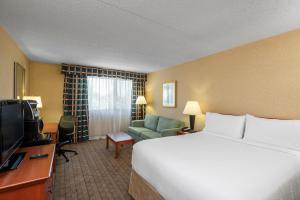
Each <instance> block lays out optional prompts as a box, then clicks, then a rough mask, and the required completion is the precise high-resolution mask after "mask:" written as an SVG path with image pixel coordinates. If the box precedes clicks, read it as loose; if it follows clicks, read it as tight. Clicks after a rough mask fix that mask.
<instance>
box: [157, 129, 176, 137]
mask: <svg viewBox="0 0 300 200" xmlns="http://www.w3.org/2000/svg"><path fill="white" fill-rule="evenodd" d="M180 130H181V128H170V129H164V130H161V131H160V133H161V136H162V137H166V136H172V135H177V131H180Z"/></svg>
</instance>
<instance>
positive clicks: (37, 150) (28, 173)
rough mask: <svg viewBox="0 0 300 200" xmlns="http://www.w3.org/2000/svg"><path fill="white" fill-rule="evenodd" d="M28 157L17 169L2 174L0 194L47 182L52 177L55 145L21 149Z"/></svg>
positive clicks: (0, 177) (0, 174)
mask: <svg viewBox="0 0 300 200" xmlns="http://www.w3.org/2000/svg"><path fill="white" fill-rule="evenodd" d="M17 152H26V155H25V157H24V159H23V161H22V162H21V164H20V165H19V166H18V168H17V169H15V170H11V171H7V172H3V173H0V192H2V191H5V190H7V189H13V188H15V187H22V185H27V184H33V183H34V182H39V181H45V180H46V179H48V178H49V177H50V176H51V171H52V164H53V159H54V155H55V145H54V144H49V145H41V146H34V147H25V148H20V149H19V150H18V151H17ZM45 153H47V154H48V157H46V158H38V159H29V157H30V156H31V155H32V154H45Z"/></svg>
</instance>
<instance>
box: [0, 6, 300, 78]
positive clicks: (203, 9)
mask: <svg viewBox="0 0 300 200" xmlns="http://www.w3.org/2000/svg"><path fill="white" fill-rule="evenodd" d="M0 25H2V26H4V28H5V29H6V30H7V31H8V32H9V33H10V34H11V35H12V37H13V38H14V39H15V40H16V42H17V43H18V45H19V46H20V47H21V49H22V50H23V51H24V52H25V53H26V55H27V56H28V57H29V58H30V59H32V60H36V61H43V62H49V63H63V62H64V63H73V64H82V65H91V66H101V67H109V68H117V69H124V70H131V71H139V72H151V71H155V70H159V69H161V68H164V67H170V66H172V65H176V64H180V63H183V62H186V61H189V60H193V59H197V58H200V57H203V56H206V55H209V54H212V53H216V52H219V51H222V50H224V49H228V48H232V47H235V46H238V45H241V44H245V43H248V42H251V41H256V40H258V39H262V38H266V37H269V36H272V35H276V34H279V33H282V32H286V31H289V30H292V29H296V28H299V27H300V1H299V0H26V1H25V0H1V1H0ZM0 45H1V44H0Z"/></svg>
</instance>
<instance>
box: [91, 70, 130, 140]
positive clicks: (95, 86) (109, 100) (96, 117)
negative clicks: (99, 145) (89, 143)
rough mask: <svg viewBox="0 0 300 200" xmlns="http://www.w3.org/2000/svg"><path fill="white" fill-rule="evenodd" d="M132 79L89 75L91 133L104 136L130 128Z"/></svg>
mask: <svg viewBox="0 0 300 200" xmlns="http://www.w3.org/2000/svg"><path fill="white" fill-rule="evenodd" d="M131 94H132V80H126V79H119V78H108V77H93V76H88V102H89V135H90V138H91V139H96V138H101V137H104V136H105V135H106V134H107V133H116V132H120V131H124V130H126V129H127V128H128V126H129V123H130V117H131Z"/></svg>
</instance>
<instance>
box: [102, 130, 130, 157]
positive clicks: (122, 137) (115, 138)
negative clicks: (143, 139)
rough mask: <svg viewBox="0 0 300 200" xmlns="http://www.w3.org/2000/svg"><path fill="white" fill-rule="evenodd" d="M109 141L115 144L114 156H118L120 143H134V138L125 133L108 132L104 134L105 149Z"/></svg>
mask: <svg viewBox="0 0 300 200" xmlns="http://www.w3.org/2000/svg"><path fill="white" fill-rule="evenodd" d="M109 141H112V142H113V143H114V144H115V158H118V157H119V154H120V145H123V144H131V145H133V144H134V139H133V138H132V137H131V136H130V135H128V134H127V133H117V134H112V133H109V134H107V135H106V149H108V148H109Z"/></svg>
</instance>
